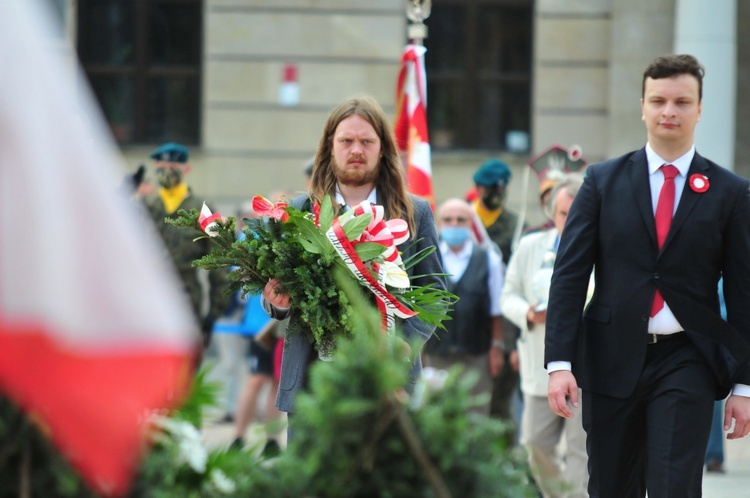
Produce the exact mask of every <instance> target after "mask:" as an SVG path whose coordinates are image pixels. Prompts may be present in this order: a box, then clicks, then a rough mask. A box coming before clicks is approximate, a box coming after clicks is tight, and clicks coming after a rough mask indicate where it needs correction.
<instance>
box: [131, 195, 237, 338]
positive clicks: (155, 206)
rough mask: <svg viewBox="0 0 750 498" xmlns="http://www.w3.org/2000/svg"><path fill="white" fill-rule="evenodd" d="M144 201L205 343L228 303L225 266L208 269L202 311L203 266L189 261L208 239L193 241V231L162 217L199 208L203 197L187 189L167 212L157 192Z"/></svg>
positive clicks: (202, 253)
mask: <svg viewBox="0 0 750 498" xmlns="http://www.w3.org/2000/svg"><path fill="white" fill-rule="evenodd" d="M145 205H146V210H147V211H148V213H149V215H150V217H151V219H152V221H153V222H154V225H155V226H156V230H157V231H158V232H159V235H160V236H161V238H162V240H163V241H164V245H165V246H166V250H167V252H168V254H169V258H170V260H171V261H172V262H173V263H174V267H175V270H177V273H178V275H179V277H180V280H181V281H182V284H183V285H184V286H185V292H186V293H187V295H188V297H189V298H190V303H191V304H192V307H193V313H194V315H195V319H196V321H197V322H198V324H199V325H200V326H201V329H202V331H203V338H204V341H205V342H206V343H207V342H208V339H209V337H210V333H211V328H212V326H213V323H214V321H216V319H217V318H218V317H220V316H221V314H222V313H223V312H224V309H225V308H226V307H227V306H228V304H229V297H228V296H226V295H225V294H224V290H225V289H226V288H227V277H226V270H223V269H218V270H211V271H209V272H208V284H209V289H208V298H209V306H208V311H207V313H206V314H205V315H204V314H203V306H202V303H203V288H202V286H201V282H200V277H199V273H198V272H202V271H204V270H198V269H196V268H194V267H193V266H192V263H193V261H195V260H196V259H199V258H202V257H203V256H205V255H206V254H208V253H209V250H210V241H208V240H207V239H202V240H198V241H196V242H193V239H194V238H195V232H192V231H190V230H186V229H183V228H177V227H174V226H172V225H168V224H167V223H166V222H165V221H164V219H165V218H172V219H176V218H177V212H178V211H179V210H180V209H185V210H186V211H190V210H191V209H193V208H195V209H197V210H199V211H200V209H201V206H202V205H203V201H201V200H198V199H197V198H196V197H195V196H194V195H193V192H192V190H191V189H188V196H187V197H186V198H185V200H183V201H182V204H180V207H178V208H177V209H176V210H175V212H174V213H172V214H167V212H166V210H165V209H164V203H163V202H162V200H161V198H160V197H159V195H155V196H151V197H149V198H147V199H146V200H145Z"/></svg>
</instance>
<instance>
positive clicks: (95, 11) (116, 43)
mask: <svg viewBox="0 0 750 498" xmlns="http://www.w3.org/2000/svg"><path fill="white" fill-rule="evenodd" d="M202 11H203V6H202V1H201V0H79V1H78V38H77V41H78V54H79V57H80V59H81V63H82V64H83V67H84V70H85V72H86V74H87V76H88V78H89V82H90V83H91V86H92V88H93V90H94V93H95V94H96V97H97V99H98V100H99V104H100V105H101V108H102V111H103V112H104V115H105V116H106V118H107V121H108V122H109V124H110V127H111V128H112V133H113V135H114V136H115V138H116V139H117V141H118V142H120V143H122V144H132V143H160V142H165V141H177V142H182V143H186V144H196V143H198V141H199V138H200V137H199V130H200V81H201V48H202Z"/></svg>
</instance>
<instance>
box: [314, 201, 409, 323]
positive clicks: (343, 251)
mask: <svg viewBox="0 0 750 498" xmlns="http://www.w3.org/2000/svg"><path fill="white" fill-rule="evenodd" d="M368 204H369V203H368ZM376 207H380V206H376ZM354 211H355V213H354V214H355V215H356V208H355V210H354ZM364 212H365V210H362V211H361V212H360V214H364ZM347 219H351V217H347ZM381 221H382V218H381ZM380 231H383V229H381V230H380ZM365 232H367V230H365ZM363 235H364V233H363ZM326 237H328V240H330V241H331V244H333V247H334V249H335V250H336V253H337V254H338V255H339V257H340V258H341V260H342V261H343V262H344V264H346V267H347V268H349V270H350V271H351V272H352V273H353V274H354V276H355V277H357V279H359V280H360V281H361V282H363V283H364V284H365V285H366V286H367V288H369V289H370V291H371V292H372V293H373V294H374V295H375V298H376V302H377V305H378V309H379V310H380V315H381V318H382V323H383V327H384V328H385V329H386V330H387V331H388V332H392V331H393V330H394V328H395V325H396V320H395V316H398V317H400V318H409V317H412V316H415V315H416V313H415V312H413V311H412V310H410V309H409V308H407V307H406V306H404V305H403V304H401V302H399V301H398V299H396V297H395V296H393V294H391V293H390V292H388V291H387V290H386V288H385V285H383V283H382V280H383V275H382V272H381V270H382V268H383V266H382V265H375V268H376V272H377V273H376V274H377V275H378V278H377V279H376V278H375V277H373V276H372V274H371V273H370V270H369V269H368V268H367V265H366V264H365V263H364V262H363V261H362V259H361V258H360V257H359V256H358V255H357V251H356V250H355V249H354V244H353V243H352V242H351V241H349V239H348V238H347V237H346V233H345V232H344V228H343V227H342V225H341V223H340V222H339V220H338V219H334V220H333V225H332V226H331V228H330V229H329V230H328V231H327V232H326ZM367 237H368V236H365V239H364V240H371V239H368V238H367ZM360 239H361V237H360ZM394 240H395V239H394ZM378 243H380V242H378ZM383 245H385V244H383ZM394 250H395V248H394ZM396 254H398V252H396Z"/></svg>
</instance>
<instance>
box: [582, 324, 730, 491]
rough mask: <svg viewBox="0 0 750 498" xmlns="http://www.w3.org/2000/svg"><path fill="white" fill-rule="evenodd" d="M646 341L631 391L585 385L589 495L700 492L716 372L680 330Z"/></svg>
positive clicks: (584, 407) (584, 411) (584, 403)
mask: <svg viewBox="0 0 750 498" xmlns="http://www.w3.org/2000/svg"><path fill="white" fill-rule="evenodd" d="M644 341H645V339H644ZM646 347H647V348H648V349H647V351H646V355H647V356H646V363H645V366H644V367H643V372H642V373H641V378H640V381H639V383H638V386H637V387H636V390H635V392H634V393H633V394H632V396H630V397H629V398H627V399H619V398H612V397H609V396H604V395H601V394H596V393H592V392H584V395H583V399H584V402H583V403H582V412H583V427H584V429H585V430H586V435H587V441H586V448H587V451H588V455H589V473H590V475H591V477H590V480H589V495H590V496H591V498H642V497H644V496H646V491H647V490H648V496H649V498H691V497H696V498H698V497H700V496H701V493H702V491H701V490H702V480H703V459H704V456H705V452H706V445H707V444H708V435H709V433H710V430H711V417H712V409H713V403H714V399H715V398H716V392H717V389H716V381H715V377H714V375H713V373H712V372H711V369H710V367H709V366H708V364H707V363H706V362H705V360H704V359H703V357H702V356H701V354H700V352H699V351H698V350H697V349H696V348H695V347H694V345H693V344H692V342H691V341H690V339H689V338H688V337H687V335H686V334H684V333H683V334H681V337H679V338H674V339H671V340H668V341H664V342H660V343H657V344H650V345H648V346H646Z"/></svg>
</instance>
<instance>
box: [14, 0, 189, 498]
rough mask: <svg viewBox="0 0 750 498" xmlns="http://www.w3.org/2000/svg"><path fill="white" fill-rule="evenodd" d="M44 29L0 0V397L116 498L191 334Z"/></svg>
mask: <svg viewBox="0 0 750 498" xmlns="http://www.w3.org/2000/svg"><path fill="white" fill-rule="evenodd" d="M51 26H52V24H51V23H50V22H49V13H48V12H46V11H43V10H42V4H41V3H40V2H36V1H34V2H29V1H24V2H0V67H2V68H5V69H6V70H2V71H0V88H1V89H2V91H0V212H1V213H2V217H0V391H2V394H3V396H5V397H7V398H8V399H10V400H12V401H13V402H14V403H16V404H17V405H18V406H19V407H20V408H21V409H22V410H24V411H25V412H26V414H27V415H28V416H29V417H30V418H31V419H32V420H34V421H35V422H36V423H37V424H38V426H39V427H40V429H41V431H42V432H43V433H44V434H47V435H49V437H50V439H51V440H52V442H53V443H54V444H55V445H56V446H57V448H58V449H59V450H60V452H61V454H62V455H63V456H64V457H66V458H67V459H68V460H69V461H70V463H71V464H72V465H73V467H74V468H76V469H77V470H78V471H79V472H80V474H81V475H82V476H83V477H84V478H85V479H86V481H87V482H88V483H89V484H90V485H91V486H92V488H94V489H96V490H97V491H98V492H99V493H101V494H103V495H107V496H117V495H122V494H123V493H125V492H126V490H127V488H128V485H129V482H130V479H131V476H132V473H133V471H134V470H135V469H136V467H137V465H138V460H139V457H140V455H141V454H142V451H143V450H144V449H145V448H146V443H145V442H146V438H145V436H146V433H145V429H146V428H145V427H144V419H146V418H147V417H148V415H149V413H150V412H151V411H153V410H160V409H165V408H170V407H173V406H175V405H176V404H177V403H178V402H179V401H180V400H181V397H182V396H183V394H184V393H185V390H186V388H187V385H188V383H189V380H190V375H191V368H192V361H193V360H192V358H193V356H194V352H195V348H196V345H197V344H198V332H197V328H196V325H195V324H194V323H193V321H192V315H191V313H190V310H189V307H188V304H187V302H186V299H185V297H184V296H183V295H182V293H181V291H180V290H179V287H178V282H177V279H176V277H175V275H174V274H173V270H171V269H170V268H169V267H168V266H167V263H166V262H165V261H163V260H162V259H161V256H160V254H159V252H158V247H159V246H158V239H157V237H156V235H155V233H154V232H153V228H152V227H150V226H149V225H148V224H147V222H144V221H143V220H144V218H143V216H142V214H141V215H140V216H139V213H138V208H137V206H136V204H135V203H134V201H130V200H128V199H125V198H124V197H123V196H122V193H121V191H120V189H118V187H119V185H120V184H121V183H122V177H123V174H124V172H125V170H126V168H125V166H124V164H122V160H121V159H120V158H119V157H118V155H117V154H116V152H115V151H116V149H115V147H114V145H113V143H112V140H111V138H110V136H109V135H108V133H107V132H106V131H104V130H106V126H105V125H104V123H103V121H102V119H101V117H100V115H99V113H98V111H96V110H95V107H94V105H93V103H92V100H91V97H90V94H89V92H88V87H87V85H86V83H84V82H83V80H82V79H80V78H78V79H77V78H76V76H78V75H79V72H78V69H77V67H76V65H75V63H74V62H73V61H74V59H75V58H74V57H73V56H72V55H71V54H72V49H71V48H70V47H69V46H67V43H66V41H65V37H64V35H62V34H60V33H54V32H53V30H52V29H51ZM118 167H119V168H118ZM118 170H119V171H120V172H119V173H118Z"/></svg>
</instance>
